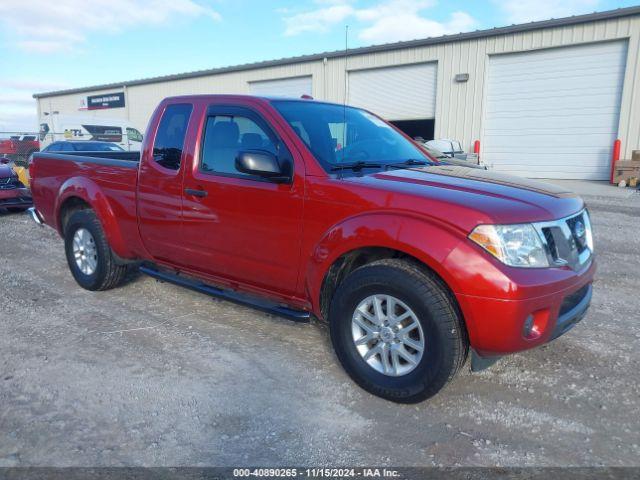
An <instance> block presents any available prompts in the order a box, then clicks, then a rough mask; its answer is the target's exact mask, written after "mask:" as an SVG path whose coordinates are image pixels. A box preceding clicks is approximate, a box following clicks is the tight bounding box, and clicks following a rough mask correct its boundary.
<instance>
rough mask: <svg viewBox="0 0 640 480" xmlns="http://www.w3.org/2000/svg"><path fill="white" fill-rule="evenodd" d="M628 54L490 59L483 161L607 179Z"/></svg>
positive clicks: (556, 52) (509, 168)
mask: <svg viewBox="0 0 640 480" xmlns="http://www.w3.org/2000/svg"><path fill="white" fill-rule="evenodd" d="M626 56H627V46H626V42H609V43H600V44H594V45H584V46H576V47H563V48H554V49H549V50H540V51H536V52H528V53H516V54H505V55H496V56H492V57H491V58H490V59H489V78H488V93H487V103H486V115H485V127H484V135H483V147H482V159H483V161H484V162H486V163H487V164H489V165H490V166H491V165H492V166H493V167H494V168H495V169H496V170H499V171H504V172H508V173H514V174H517V175H522V176H526V177H536V178H568V179H591V180H606V179H607V178H608V176H609V168H610V162H611V152H612V149H613V142H614V140H615V139H616V136H617V132H618V117H619V114H620V99H621V95H622V84H623V79H624V69H625V61H626Z"/></svg>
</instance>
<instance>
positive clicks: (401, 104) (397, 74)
mask: <svg viewBox="0 0 640 480" xmlns="http://www.w3.org/2000/svg"><path fill="white" fill-rule="evenodd" d="M436 75H437V64H436V63H422V64H416V65H405V66H400V67H386V68H375V69H370V70H354V71H351V72H349V74H348V103H349V104H350V105H353V106H356V107H362V108H365V109H367V110H370V111H372V112H373V113H375V114H377V115H380V116H381V117H383V118H385V119H387V120H418V119H427V118H435V111H436Z"/></svg>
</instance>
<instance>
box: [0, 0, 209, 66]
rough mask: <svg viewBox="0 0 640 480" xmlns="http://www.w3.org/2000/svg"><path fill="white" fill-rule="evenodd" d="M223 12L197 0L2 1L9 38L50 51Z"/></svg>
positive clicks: (0, 6)
mask: <svg viewBox="0 0 640 480" xmlns="http://www.w3.org/2000/svg"><path fill="white" fill-rule="evenodd" d="M198 17H207V18H209V19H211V20H213V21H218V20H220V14H218V13H217V12H216V11H214V10H212V9H211V8H209V7H207V6H204V5H202V4H200V3H198V2H197V1H196V0H91V1H90V2H87V1H86V0H55V1H52V0H29V1H27V2H25V1H23V0H2V2H0V23H1V24H2V26H3V28H4V30H5V31H6V32H7V33H8V34H7V35H6V38H8V39H11V40H12V41H13V42H14V44H15V45H16V46H17V47H19V48H21V49H22V50H25V51H28V52H33V53H50V52H58V51H71V50H75V49H77V47H78V46H79V45H82V44H83V43H84V42H85V41H86V37H87V35H89V34H91V33H93V32H108V33H117V32H120V31H122V30H126V29H129V28H134V27H139V26H145V25H161V24H164V23H168V22H170V21H175V19H176V18H198Z"/></svg>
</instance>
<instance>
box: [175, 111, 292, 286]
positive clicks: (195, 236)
mask: <svg viewBox="0 0 640 480" xmlns="http://www.w3.org/2000/svg"><path fill="white" fill-rule="evenodd" d="M243 150H266V151H269V152H271V153H273V154H275V155H277V157H278V159H279V160H280V161H289V162H291V164H292V165H293V175H292V181H291V182H290V183H275V182H273V181H270V180H268V179H265V178H261V177H257V176H254V175H250V174H246V173H241V172H239V171H238V170H237V169H236V167H235V159H236V157H237V156H238V154H239V153H240V152H241V151H243ZM303 189H304V164H303V162H302V159H301V158H300V157H299V154H298V152H293V151H289V149H288V148H287V146H286V145H285V143H284V142H283V141H282V139H281V138H280V137H279V135H278V134H277V133H276V132H275V130H274V129H273V128H271V126H270V124H269V123H268V122H267V121H266V120H265V118H264V117H263V116H262V115H261V114H259V113H258V112H257V111H256V110H254V109H252V108H250V107H248V106H247V107H239V106H220V105H218V106H211V107H209V108H208V110H207V112H206V118H205V119H204V124H203V130H202V134H201V140H200V151H199V152H197V153H196V155H195V157H194V162H193V165H192V166H191V168H189V169H188V170H187V171H185V177H184V197H183V223H182V232H183V235H182V241H183V242H184V250H183V251H184V252H185V253H188V256H187V258H184V259H183V261H182V263H184V264H187V265H188V266H189V268H191V269H194V270H198V271H201V272H203V273H207V274H211V275H214V276H218V277H223V278H225V279H227V280H230V281H238V282H242V283H245V284H250V285H252V286H254V287H258V288H260V289H266V290H275V291H278V292H279V293H284V294H294V293H295V287H296V282H297V278H298V265H299V257H300V245H301V241H302V239H301V237H302V207H303Z"/></svg>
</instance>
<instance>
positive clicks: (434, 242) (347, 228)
mask: <svg viewBox="0 0 640 480" xmlns="http://www.w3.org/2000/svg"><path fill="white" fill-rule="evenodd" d="M464 238H465V233H464V232H462V231H461V230H459V229H456V228H455V227H454V226H452V225H450V224H447V223H444V222H442V221H440V220H437V219H433V218H425V217H421V216H418V215H412V214H409V213H408V214H389V213H366V214H360V215H357V216H354V217H350V218H348V219H346V220H344V221H342V222H340V223H338V224H336V225H334V226H332V227H331V228H330V229H329V230H328V231H327V232H326V233H325V234H324V235H323V237H322V239H321V240H320V241H319V242H318V243H317V244H316V246H315V248H313V250H312V252H311V256H310V258H309V260H308V262H307V265H306V277H305V288H306V289H307V292H308V293H309V295H310V298H311V302H312V306H313V311H314V313H315V314H316V315H320V292H321V289H322V283H323V280H324V277H325V275H326V273H327V272H328V271H329V268H330V267H331V265H332V264H333V263H334V262H335V261H336V260H337V259H338V258H340V257H341V256H342V255H344V254H346V253H348V252H351V251H354V250H357V249H361V248H370V247H378V248H380V247H381V248H389V249H393V250H397V251H400V252H403V253H405V254H407V255H410V256H412V257H414V258H416V259H417V260H419V261H420V262H422V263H424V264H425V265H427V266H428V267H429V268H431V269H432V270H433V271H435V272H436V273H437V274H438V275H439V276H440V277H441V278H442V279H443V280H444V281H445V282H446V283H447V285H448V286H449V288H450V289H451V290H453V291H454V292H455V291H457V290H458V288H459V285H457V281H456V279H455V278H454V277H453V276H452V275H451V274H450V273H449V272H448V271H447V270H446V269H445V268H444V266H443V265H444V261H445V259H446V258H447V256H448V255H449V253H451V251H453V250H454V249H455V248H456V246H457V245H458V244H459V243H460V242H461V241H463V240H464Z"/></svg>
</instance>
